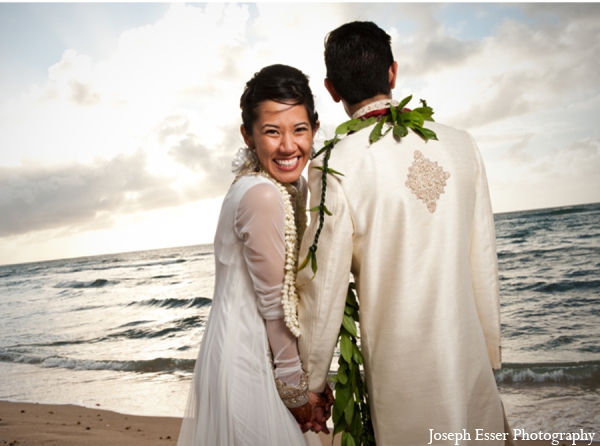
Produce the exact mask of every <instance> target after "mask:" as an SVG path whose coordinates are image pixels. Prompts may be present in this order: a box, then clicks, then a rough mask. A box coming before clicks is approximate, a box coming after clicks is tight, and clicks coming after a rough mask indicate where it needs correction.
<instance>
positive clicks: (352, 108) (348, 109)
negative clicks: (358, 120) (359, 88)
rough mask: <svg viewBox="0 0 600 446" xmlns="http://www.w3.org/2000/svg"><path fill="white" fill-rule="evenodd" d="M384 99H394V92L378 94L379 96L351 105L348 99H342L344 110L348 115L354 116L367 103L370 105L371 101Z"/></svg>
mask: <svg viewBox="0 0 600 446" xmlns="http://www.w3.org/2000/svg"><path fill="white" fill-rule="evenodd" d="M382 99H392V93H390V94H378V95H377V96H373V97H372V98H369V99H365V100H364V101H361V102H359V103H358V104H354V105H349V104H348V103H347V102H346V101H344V100H343V99H342V104H344V110H346V113H347V114H348V116H350V117H352V115H353V114H354V113H356V112H357V111H358V110H360V109H361V108H363V107H364V106H366V105H369V104H370V103H371V102H375V101H381V100H382Z"/></svg>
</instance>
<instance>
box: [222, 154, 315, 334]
mask: <svg viewBox="0 0 600 446" xmlns="http://www.w3.org/2000/svg"><path fill="white" fill-rule="evenodd" d="M231 164H232V168H231V170H232V172H233V173H235V174H237V175H236V177H235V180H234V181H233V182H234V183H235V182H236V181H237V180H239V179H240V178H241V177H242V176H245V175H255V176H256V175H261V176H263V177H265V178H267V179H269V180H270V181H272V182H273V184H275V186H277V188H278V189H279V192H280V193H281V198H282V199H283V206H284V208H285V235H284V237H285V276H284V280H283V289H282V291H281V304H282V305H283V313H284V317H285V325H287V327H288V328H289V329H290V331H291V332H292V334H293V335H294V336H296V337H299V336H300V325H299V324H298V302H299V298H298V291H297V290H296V273H297V270H298V241H299V240H298V238H299V237H298V231H297V228H296V218H295V212H294V207H293V205H292V200H291V196H290V193H289V192H288V190H287V188H286V187H285V186H284V185H283V184H282V183H280V182H279V181H277V180H276V179H275V178H273V177H272V176H271V175H269V173H268V172H266V171H265V170H264V169H262V167H261V166H260V165H259V164H258V160H256V155H254V154H253V152H252V151H251V150H250V149H248V148H246V147H244V148H241V149H239V150H238V152H237V154H236V155H235V157H234V159H233V162H232V163H231ZM256 167H258V169H256ZM305 218H306V216H305ZM302 221H304V222H305V219H304V220H302V219H299V223H300V224H302ZM302 232H303V231H302Z"/></svg>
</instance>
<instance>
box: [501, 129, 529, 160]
mask: <svg viewBox="0 0 600 446" xmlns="http://www.w3.org/2000/svg"><path fill="white" fill-rule="evenodd" d="M533 136H534V134H533V133H528V134H527V135H524V136H523V138H522V139H521V141H519V142H518V143H515V144H513V145H512V146H510V147H509V148H508V150H507V151H506V153H505V154H504V155H502V157H501V158H500V159H501V160H502V161H507V162H509V163H511V164H517V165H518V164H522V163H529V162H531V161H532V159H533V156H532V155H531V154H530V153H527V152H526V151H525V149H526V147H527V145H528V144H529V141H530V140H531V138H533Z"/></svg>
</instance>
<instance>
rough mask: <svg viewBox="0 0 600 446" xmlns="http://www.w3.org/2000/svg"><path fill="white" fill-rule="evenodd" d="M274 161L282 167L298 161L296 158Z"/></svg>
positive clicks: (290, 165)
mask: <svg viewBox="0 0 600 446" xmlns="http://www.w3.org/2000/svg"><path fill="white" fill-rule="evenodd" d="M275 162H276V163H277V164H279V165H280V166H283V167H292V166H293V165H294V164H296V162H298V158H293V159H291V160H275Z"/></svg>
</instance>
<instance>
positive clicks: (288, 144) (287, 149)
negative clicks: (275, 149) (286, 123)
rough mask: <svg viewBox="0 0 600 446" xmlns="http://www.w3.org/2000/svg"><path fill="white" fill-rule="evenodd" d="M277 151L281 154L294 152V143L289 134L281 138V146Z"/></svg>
mask: <svg viewBox="0 0 600 446" xmlns="http://www.w3.org/2000/svg"><path fill="white" fill-rule="evenodd" d="M279 150H280V151H281V152H282V153H290V154H292V153H294V151H295V150H296V145H295V143H294V137H293V135H292V134H291V133H288V132H286V133H284V134H283V137H282V138H281V146H280V147H279Z"/></svg>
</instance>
